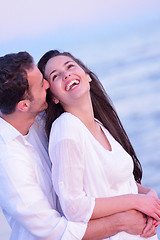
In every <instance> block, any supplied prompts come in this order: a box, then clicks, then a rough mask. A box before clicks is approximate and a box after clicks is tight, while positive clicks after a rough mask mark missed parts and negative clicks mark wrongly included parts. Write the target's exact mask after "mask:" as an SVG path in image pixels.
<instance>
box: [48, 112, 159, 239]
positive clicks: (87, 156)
mask: <svg viewBox="0 0 160 240" xmlns="http://www.w3.org/2000/svg"><path fill="white" fill-rule="evenodd" d="M99 124H100V123H99ZM100 126H101V128H102V131H103V132H104V133H105V135H106V137H107V138H108V140H109V142H110V144H111V147H112V151H108V150H106V149H104V147H103V146H102V145H101V144H100V143H99V142H98V141H97V140H96V139H95V138H94V136H93V135H92V134H91V133H90V131H89V130H88V128H87V127H86V126H85V125H84V124H83V123H82V122H81V121H80V119H79V118H77V117H75V116H74V115H72V114H70V113H66V112H65V113H63V114H62V115H61V116H60V117H59V118H57V119H56V120H55V121H54V122H53V124H52V129H51V134H50V140H49V155H50V159H51V161H52V180H53V185H54V188H55V191H56V193H57V195H58V197H59V202H60V205H61V208H62V210H61V209H60V208H59V211H63V213H64V215H65V216H66V217H67V218H68V219H69V220H72V221H82V222H85V223H86V222H87V221H89V219H90V217H91V215H92V213H93V209H94V205H95V198H103V197H111V196H118V195H123V194H129V193H138V189H137V185H136V182H135V179H134V176H133V160H132V158H131V156H130V155H129V154H128V153H127V152H126V151H125V150H124V149H123V148H122V146H121V145H120V144H119V143H118V142H117V141H116V140H115V139H114V138H113V137H112V136H111V134H110V133H109V132H108V131H107V130H106V129H105V128H104V127H103V126H102V125H101V124H100ZM107 239H110V240H111V239H112V240H131V239H134V240H138V239H145V238H142V237H140V236H135V235H130V234H128V233H126V232H120V233H118V234H116V235H114V236H112V237H110V238H107ZM147 239H152V240H153V239H157V236H154V237H152V238H147Z"/></svg>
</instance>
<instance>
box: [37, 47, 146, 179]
mask: <svg viewBox="0 0 160 240" xmlns="http://www.w3.org/2000/svg"><path fill="white" fill-rule="evenodd" d="M59 55H62V56H68V57H70V58H71V59H73V61H75V62H76V63H77V64H78V65H79V66H80V67H81V68H82V69H83V70H84V71H85V72H86V73H88V74H89V76H90V78H91V79H92V81H91V82H90V94H91V100H92V105H93V111H94V116H95V118H97V119H98V120H99V121H100V122H101V123H102V124H103V126H104V127H105V128H106V129H107V130H108V131H109V132H110V133H111V135H112V136H113V137H114V138H115V139H116V141H118V142H119V143H120V144H121V146H122V147H123V148H124V149H125V150H126V152H128V153H129V154H130V156H131V157H132V159H133V162H134V170H133V174H134V177H135V180H136V181H137V182H138V183H141V179H142V167H141V164H140V162H139V160H138V158H137V156H136V154H135V151H134V149H133V147H132V144H131V142H130V140H129V138H128V136H127V134H126V132H125V130H124V128H123V126H122V123H121V121H120V119H119V117H118V115H117V113H116V110H115V108H114V106H113V104H112V102H111V100H110V98H109V96H108V95H107V93H106V91H105V89H104V88H103V86H102V84H101V82H100V81H99V79H98V77H97V76H96V75H95V74H94V73H93V72H92V71H90V70H89V69H88V68H87V67H86V66H85V65H84V64H83V63H82V62H81V61H80V60H79V59H77V58H75V57H74V56H73V55H71V54H70V53H68V52H59V51H57V50H50V51H48V52H47V53H45V54H44V55H43V56H42V58H41V59H40V60H39V62H38V68H39V70H40V71H41V72H42V74H43V76H44V78H45V66H46V64H47V62H48V60H49V59H51V58H53V57H56V56H59ZM47 102H48V109H47V110H46V132H47V135H48V136H49V133H50V130H51V126H52V123H53V121H54V120H55V119H56V118H58V117H59V116H60V115H61V114H62V113H63V112H64V109H63V107H62V106H61V105H60V103H58V104H55V103H54V102H53V101H52V98H51V92H50V90H48V94H47Z"/></svg>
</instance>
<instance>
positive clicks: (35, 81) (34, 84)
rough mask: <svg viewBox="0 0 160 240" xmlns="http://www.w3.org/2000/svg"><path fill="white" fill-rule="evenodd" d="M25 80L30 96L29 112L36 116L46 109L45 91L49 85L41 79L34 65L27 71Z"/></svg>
mask: <svg viewBox="0 0 160 240" xmlns="http://www.w3.org/2000/svg"><path fill="white" fill-rule="evenodd" d="M27 79H28V83H29V89H30V93H31V95H32V100H31V104H30V107H29V112H30V113H31V114H33V115H37V114H38V113H40V112H42V111H43V110H45V109H46V108H47V107H48V104H47V102H46V90H47V89H48V88H49V83H48V82H47V81H46V80H45V79H44V78H43V76H42V74H41V72H40V71H39V69H38V68H37V66H36V65H34V68H33V69H32V70H29V71H27Z"/></svg>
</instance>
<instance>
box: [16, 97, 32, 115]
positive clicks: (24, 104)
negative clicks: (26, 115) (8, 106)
mask: <svg viewBox="0 0 160 240" xmlns="http://www.w3.org/2000/svg"><path fill="white" fill-rule="evenodd" d="M29 107H30V100H28V99H24V100H21V101H19V103H18V104H17V109H18V110H19V111H21V112H27V111H28V109H29Z"/></svg>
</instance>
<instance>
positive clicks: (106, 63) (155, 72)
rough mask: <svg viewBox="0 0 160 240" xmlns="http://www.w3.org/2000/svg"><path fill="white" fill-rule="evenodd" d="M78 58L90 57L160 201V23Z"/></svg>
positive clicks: (2, 228)
mask: <svg viewBox="0 0 160 240" xmlns="http://www.w3.org/2000/svg"><path fill="white" fill-rule="evenodd" d="M93 49H94V52H95V55H94V58H93V57H92V56H93ZM75 53H77V54H79V56H80V57H81V56H84V55H85V56H86V62H87V63H88V65H89V67H91V69H92V70H93V71H94V72H95V73H96V74H97V75H98V76H99V78H100V80H101V81H102V83H103V85H104V87H105V89H106V91H107V93H108V94H109V96H110V98H111V99H112V101H113V103H114V105H115V107H116V110H117V112H118V115H119V117H120V119H121V121H122V124H123V125H124V128H125V130H126V132H127V134H128V136H129V138H130V140H131V142H132V145H133V147H134V149H135V151H136V153H137V156H138V158H139V160H140V162H141V164H142V168H143V179H142V184H143V185H145V186H147V187H150V188H153V189H155V190H156V191H157V193H158V195H159V198H160V23H157V22H156V23H154V24H153V25H152V24H150V25H149V26H147V27H139V28H138V27H137V28H135V29H134V30H133V31H130V32H127V31H126V32H124V33H123V35H118V36H117V38H116V39H113V40H111V41H108V38H107V39H105V38H104V39H102V40H101V41H100V42H93V43H92V44H91V43H90V42H86V44H85V45H84V46H83V48H82V49H80V50H77V51H75ZM75 55H76V54H75ZM82 60H83V58H82ZM9 233H10V229H9V227H8V225H7V223H6V221H5V220H4V217H3V215H2V213H1V212H0V240H7V239H9ZM158 236H159V239H160V228H159V227H158Z"/></svg>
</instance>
